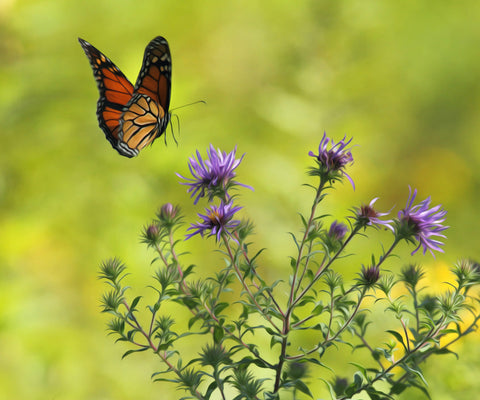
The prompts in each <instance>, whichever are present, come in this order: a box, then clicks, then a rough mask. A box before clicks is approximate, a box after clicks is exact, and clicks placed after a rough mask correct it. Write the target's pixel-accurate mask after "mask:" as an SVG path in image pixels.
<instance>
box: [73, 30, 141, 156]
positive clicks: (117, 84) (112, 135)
mask: <svg viewBox="0 0 480 400" xmlns="http://www.w3.org/2000/svg"><path fill="white" fill-rule="evenodd" d="M78 41H79V42H80V44H81V46H82V48H83V50H84V51H85V54H86V55H87V57H88V59H89V61H90V65H91V66H92V69H93V75H94V77H95V80H96V82H97V87H98V91H99V92H100V97H99V99H98V102H97V118H98V123H99V125H100V128H102V130H103V132H104V133H105V136H106V138H107V139H108V141H109V142H110V143H111V144H112V147H113V148H115V149H116V150H117V151H119V153H120V154H122V152H121V151H120V150H119V149H118V147H117V146H118V139H119V130H120V117H121V115H122V112H123V109H124V107H125V105H126V104H127V103H128V101H129V100H130V99H131V97H132V94H133V85H132V84H131V83H130V81H129V80H128V79H127V77H126V76H125V75H124V74H123V73H122V71H120V69H119V68H118V67H117V66H116V65H115V64H114V63H113V62H112V61H111V60H110V59H109V58H108V57H107V56H105V55H104V54H103V53H102V52H101V51H99V50H98V49H96V48H95V47H94V46H92V45H91V44H90V43H88V42H87V41H86V40H83V39H80V38H79V39H78ZM122 155H124V154H122Z"/></svg>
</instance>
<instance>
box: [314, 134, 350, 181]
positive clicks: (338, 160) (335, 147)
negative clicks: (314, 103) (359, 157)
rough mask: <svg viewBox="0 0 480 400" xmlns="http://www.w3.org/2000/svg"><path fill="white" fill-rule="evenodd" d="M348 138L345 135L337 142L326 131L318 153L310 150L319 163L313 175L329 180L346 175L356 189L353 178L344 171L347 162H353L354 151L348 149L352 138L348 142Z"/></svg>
mask: <svg viewBox="0 0 480 400" xmlns="http://www.w3.org/2000/svg"><path fill="white" fill-rule="evenodd" d="M346 138H347V137H346V136H344V137H343V139H342V140H340V141H339V142H338V143H335V142H334V141H333V139H330V138H329V137H327V134H326V132H324V133H323V137H322V140H321V141H320V145H319V146H318V154H315V153H314V152H313V151H310V152H309V153H308V155H309V156H311V157H315V158H316V160H317V162H318V165H319V169H318V170H317V169H313V170H312V174H313V175H319V176H320V177H322V178H325V179H326V180H328V181H334V180H335V179H339V178H340V175H344V176H346V177H347V179H348V180H349V181H350V183H351V184H352V186H353V188H354V189H355V184H354V183H353V180H352V178H351V177H350V176H349V175H348V174H347V173H346V172H345V171H344V169H345V167H346V165H347V164H351V163H353V157H352V153H351V152H350V149H347V146H348V145H349V144H350V142H351V141H352V139H350V140H349V141H348V142H346V141H345V140H346ZM329 147H330V148H329Z"/></svg>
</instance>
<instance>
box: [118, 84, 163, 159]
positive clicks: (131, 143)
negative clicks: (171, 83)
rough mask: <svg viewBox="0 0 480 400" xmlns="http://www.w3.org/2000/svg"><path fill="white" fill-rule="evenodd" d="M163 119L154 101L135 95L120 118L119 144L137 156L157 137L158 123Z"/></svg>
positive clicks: (145, 96) (159, 108) (138, 94)
mask: <svg viewBox="0 0 480 400" xmlns="http://www.w3.org/2000/svg"><path fill="white" fill-rule="evenodd" d="M164 118H165V114H164V112H163V110H162V109H161V107H160V106H159V105H158V103H157V102H156V101H154V100H153V99H152V98H150V97H149V96H147V95H144V94H140V93H135V94H134V95H133V96H132V98H131V100H130V101H129V102H128V104H127V105H126V107H125V108H124V112H123V114H122V116H121V118H120V139H121V141H120V144H121V146H122V148H123V149H124V151H126V152H131V153H132V154H133V153H137V154H138V152H139V150H141V149H143V148H144V147H145V146H147V145H149V144H150V143H152V142H153V141H154V140H155V138H157V137H158V136H159V129H160V123H159V121H161V120H163V119H164ZM134 155H136V154H134Z"/></svg>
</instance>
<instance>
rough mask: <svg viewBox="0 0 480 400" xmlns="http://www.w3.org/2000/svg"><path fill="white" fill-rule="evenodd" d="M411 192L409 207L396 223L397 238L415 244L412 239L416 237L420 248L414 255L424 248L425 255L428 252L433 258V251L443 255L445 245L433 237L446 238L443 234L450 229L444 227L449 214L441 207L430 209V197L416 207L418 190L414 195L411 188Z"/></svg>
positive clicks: (401, 212) (399, 215)
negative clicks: (446, 216) (414, 203)
mask: <svg viewBox="0 0 480 400" xmlns="http://www.w3.org/2000/svg"><path fill="white" fill-rule="evenodd" d="M409 190H410V194H409V196H408V200H407V205H406V206H405V208H404V209H403V210H401V211H399V213H398V221H396V225H397V230H396V233H397V236H398V237H399V238H400V239H405V240H407V241H410V242H413V239H412V238H413V237H414V238H415V239H416V240H417V241H418V247H417V248H416V249H415V250H414V251H413V252H412V255H413V254H415V253H416V252H417V251H418V249H419V248H420V247H423V254H425V253H426V251H427V250H429V251H430V253H432V255H433V256H434V254H433V250H436V251H440V252H442V253H443V249H441V248H440V246H443V243H442V242H440V241H438V240H436V239H433V236H439V237H443V238H444V237H446V236H445V235H443V234H442V233H441V232H443V231H444V230H445V229H447V228H448V226H444V225H442V223H443V222H444V221H445V215H446V214H447V212H446V211H445V210H444V209H442V208H441V205H438V206H435V207H432V208H429V207H430V197H428V198H427V199H425V200H423V201H421V202H420V203H419V204H417V205H415V206H414V205H413V202H414V201H415V197H416V196H417V189H415V190H414V191H413V193H412V189H411V188H409Z"/></svg>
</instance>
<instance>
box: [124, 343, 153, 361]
mask: <svg viewBox="0 0 480 400" xmlns="http://www.w3.org/2000/svg"><path fill="white" fill-rule="evenodd" d="M149 348H150V347H148V346H145V347H142V348H141V349H135V350H128V351H126V352H125V353H123V356H122V359H124V358H125V357H126V356H128V355H130V354H132V353H140V352H142V351H145V350H148V349H149Z"/></svg>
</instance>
